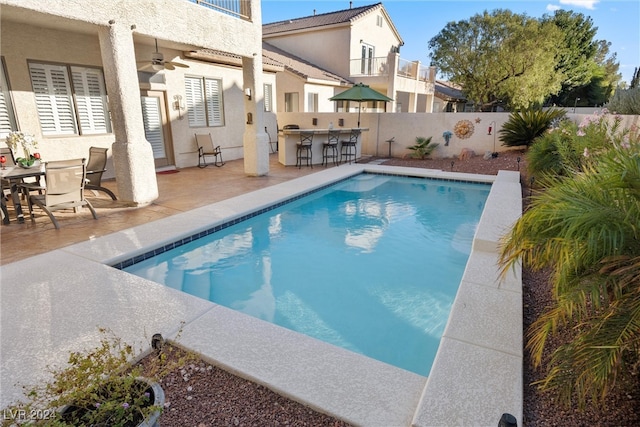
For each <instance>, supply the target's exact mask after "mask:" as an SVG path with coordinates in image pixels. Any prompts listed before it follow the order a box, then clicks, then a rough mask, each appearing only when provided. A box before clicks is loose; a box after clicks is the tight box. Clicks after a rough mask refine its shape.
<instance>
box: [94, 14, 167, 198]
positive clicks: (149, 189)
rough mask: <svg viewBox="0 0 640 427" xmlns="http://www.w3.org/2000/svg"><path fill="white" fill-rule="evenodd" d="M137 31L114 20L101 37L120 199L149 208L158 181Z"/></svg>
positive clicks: (101, 32) (104, 28) (101, 29)
mask: <svg viewBox="0 0 640 427" xmlns="http://www.w3.org/2000/svg"><path fill="white" fill-rule="evenodd" d="M134 28H135V26H132V25H130V24H128V23H124V22H115V21H114V20H111V21H109V26H107V27H101V28H100V30H99V32H98V35H99V38H100V53H101V55H102V63H103V67H104V75H105V82H106V85H107V93H108V94H109V109H110V110H111V120H112V123H113V133H114V135H115V142H114V143H113V145H112V148H113V164H114V167H115V175H116V182H117V184H118V196H119V198H120V199H121V200H122V201H124V202H128V203H130V204H131V205H132V206H146V205H149V204H151V202H153V201H154V200H155V199H157V198H158V182H157V180H156V173H155V164H154V160H153V151H152V149H151V144H149V142H148V141H147V140H146V138H145V134H144V124H143V119H142V106H141V105H140V87H139V84H138V74H137V69H136V56H135V50H134V47H133V36H132V31H133V29H134Z"/></svg>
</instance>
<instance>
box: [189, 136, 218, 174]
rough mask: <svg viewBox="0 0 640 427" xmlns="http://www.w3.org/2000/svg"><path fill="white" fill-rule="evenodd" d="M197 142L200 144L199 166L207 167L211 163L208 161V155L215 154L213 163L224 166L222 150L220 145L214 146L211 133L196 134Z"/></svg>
mask: <svg viewBox="0 0 640 427" xmlns="http://www.w3.org/2000/svg"><path fill="white" fill-rule="evenodd" d="M196 144H197V145H198V167H199V168H206V167H207V166H209V165H210V164H211V163H207V156H213V158H214V159H213V164H214V165H215V166H217V167H220V166H223V165H224V162H223V161H222V150H221V149H220V146H219V145H218V146H216V147H214V146H213V138H211V134H210V133H208V134H196Z"/></svg>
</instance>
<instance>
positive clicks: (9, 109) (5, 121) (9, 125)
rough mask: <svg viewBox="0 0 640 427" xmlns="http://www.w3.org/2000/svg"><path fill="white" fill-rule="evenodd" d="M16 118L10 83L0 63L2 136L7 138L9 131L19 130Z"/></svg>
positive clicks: (0, 127)
mask: <svg viewBox="0 0 640 427" xmlns="http://www.w3.org/2000/svg"><path fill="white" fill-rule="evenodd" d="M17 129H18V128H17V126H16V119H15V115H14V112H13V105H12V104H11V95H10V94H9V85H8V84H7V79H6V77H5V75H4V67H3V66H2V63H0V138H5V137H6V136H7V135H8V134H9V133H11V132H12V131H14V130H17Z"/></svg>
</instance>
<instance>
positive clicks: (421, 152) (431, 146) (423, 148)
mask: <svg viewBox="0 0 640 427" xmlns="http://www.w3.org/2000/svg"><path fill="white" fill-rule="evenodd" d="M431 138H432V137H429V138H425V137H423V136H418V137H416V143H415V145H412V146H410V147H407V148H408V149H409V150H411V151H413V153H411V157H414V158H418V159H424V158H425V157H429V156H430V155H431V153H433V150H435V149H436V148H437V147H438V145H440V144H438V143H437V142H431Z"/></svg>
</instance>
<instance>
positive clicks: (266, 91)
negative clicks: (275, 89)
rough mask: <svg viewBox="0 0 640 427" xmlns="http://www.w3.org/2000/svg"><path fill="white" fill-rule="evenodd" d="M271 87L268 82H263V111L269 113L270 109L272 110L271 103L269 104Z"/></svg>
mask: <svg viewBox="0 0 640 427" xmlns="http://www.w3.org/2000/svg"><path fill="white" fill-rule="evenodd" d="M271 91H272V87H271V85H270V84H265V85H264V111H265V112H267V113H269V112H271V111H273V105H272V104H271V102H272V101H271V99H272V96H273V95H272V93H271Z"/></svg>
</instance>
